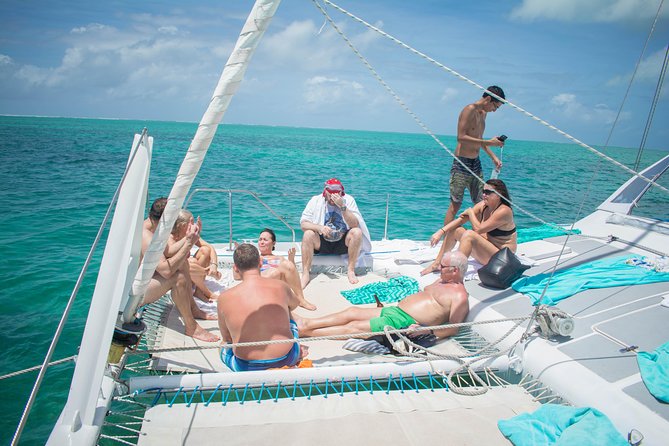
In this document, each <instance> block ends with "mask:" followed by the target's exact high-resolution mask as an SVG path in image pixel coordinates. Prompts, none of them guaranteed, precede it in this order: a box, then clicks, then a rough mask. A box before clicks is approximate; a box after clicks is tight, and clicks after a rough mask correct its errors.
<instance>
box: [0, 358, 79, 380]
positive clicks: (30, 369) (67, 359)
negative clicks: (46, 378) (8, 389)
mask: <svg viewBox="0 0 669 446" xmlns="http://www.w3.org/2000/svg"><path fill="white" fill-rule="evenodd" d="M76 358H77V355H72V356H68V357H67V358H63V359H58V360H57V361H52V362H50V363H48V364H47V366H48V367H51V366H52V365H56V364H62V363H63V362H68V361H74V360H75V359H76ZM42 367H43V366H42V365H36V366H33V367H29V368H27V369H23V370H17V371H16V372H12V373H8V374H6V375H2V376H0V380H3V379H7V378H12V377H14V376H19V375H23V374H24V373H28V372H32V371H35V370H38V369H41V368H42Z"/></svg>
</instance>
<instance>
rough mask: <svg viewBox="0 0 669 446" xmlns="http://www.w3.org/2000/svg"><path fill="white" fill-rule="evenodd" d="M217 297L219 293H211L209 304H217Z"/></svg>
mask: <svg viewBox="0 0 669 446" xmlns="http://www.w3.org/2000/svg"><path fill="white" fill-rule="evenodd" d="M219 297H220V294H219V293H211V297H210V298H209V302H218V298H219Z"/></svg>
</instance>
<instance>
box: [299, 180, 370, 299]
mask: <svg viewBox="0 0 669 446" xmlns="http://www.w3.org/2000/svg"><path fill="white" fill-rule="evenodd" d="M300 227H301V228H302V231H304V235H303V236H302V288H305V287H306V286H307V285H308V284H309V281H310V280H311V276H310V275H309V273H310V270H311V262H312V260H313V255H314V253H315V254H348V272H347V274H348V281H349V282H350V283H352V284H355V283H358V278H357V277H356V276H355V265H356V263H357V261H358V256H359V255H360V253H361V252H369V251H371V249H372V243H371V237H370V235H369V231H368V230H367V225H366V224H365V220H364V219H363V218H362V214H360V211H359V210H358V205H357V204H356V202H355V198H353V197H352V196H351V195H347V194H346V193H345V192H344V186H343V185H342V184H341V181H339V180H338V179H337V178H331V179H329V180H327V181H326V182H325V187H324V188H323V193H322V194H319V195H314V196H313V197H311V200H309V203H307V206H306V207H305V208H304V211H303V212H302V217H301V218H300Z"/></svg>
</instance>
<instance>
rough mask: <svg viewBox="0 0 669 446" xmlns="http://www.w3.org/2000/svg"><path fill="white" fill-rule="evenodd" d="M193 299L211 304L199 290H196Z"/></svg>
mask: <svg viewBox="0 0 669 446" xmlns="http://www.w3.org/2000/svg"><path fill="white" fill-rule="evenodd" d="M193 297H196V298H198V299H200V300H201V301H202V302H209V298H208V297H207V296H205V295H204V293H203V292H202V290H201V289H199V288H195V293H193Z"/></svg>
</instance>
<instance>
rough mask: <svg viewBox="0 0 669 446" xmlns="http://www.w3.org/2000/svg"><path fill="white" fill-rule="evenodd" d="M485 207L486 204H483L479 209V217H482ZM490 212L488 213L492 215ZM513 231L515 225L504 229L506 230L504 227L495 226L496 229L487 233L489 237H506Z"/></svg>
mask: <svg viewBox="0 0 669 446" xmlns="http://www.w3.org/2000/svg"><path fill="white" fill-rule="evenodd" d="M502 204H504V203H502ZM504 205H505V206H506V204H504ZM486 208H487V206H483V210H482V211H481V218H483V213H484V212H485V210H486ZM492 212H495V211H492ZM492 212H491V213H490V215H492ZM515 232H516V227H515V226H514V227H513V229H509V230H506V231H505V230H504V229H499V228H496V229H493V230H491V231H488V235H489V236H490V237H508V236H510V235H511V234H513V233H515Z"/></svg>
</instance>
